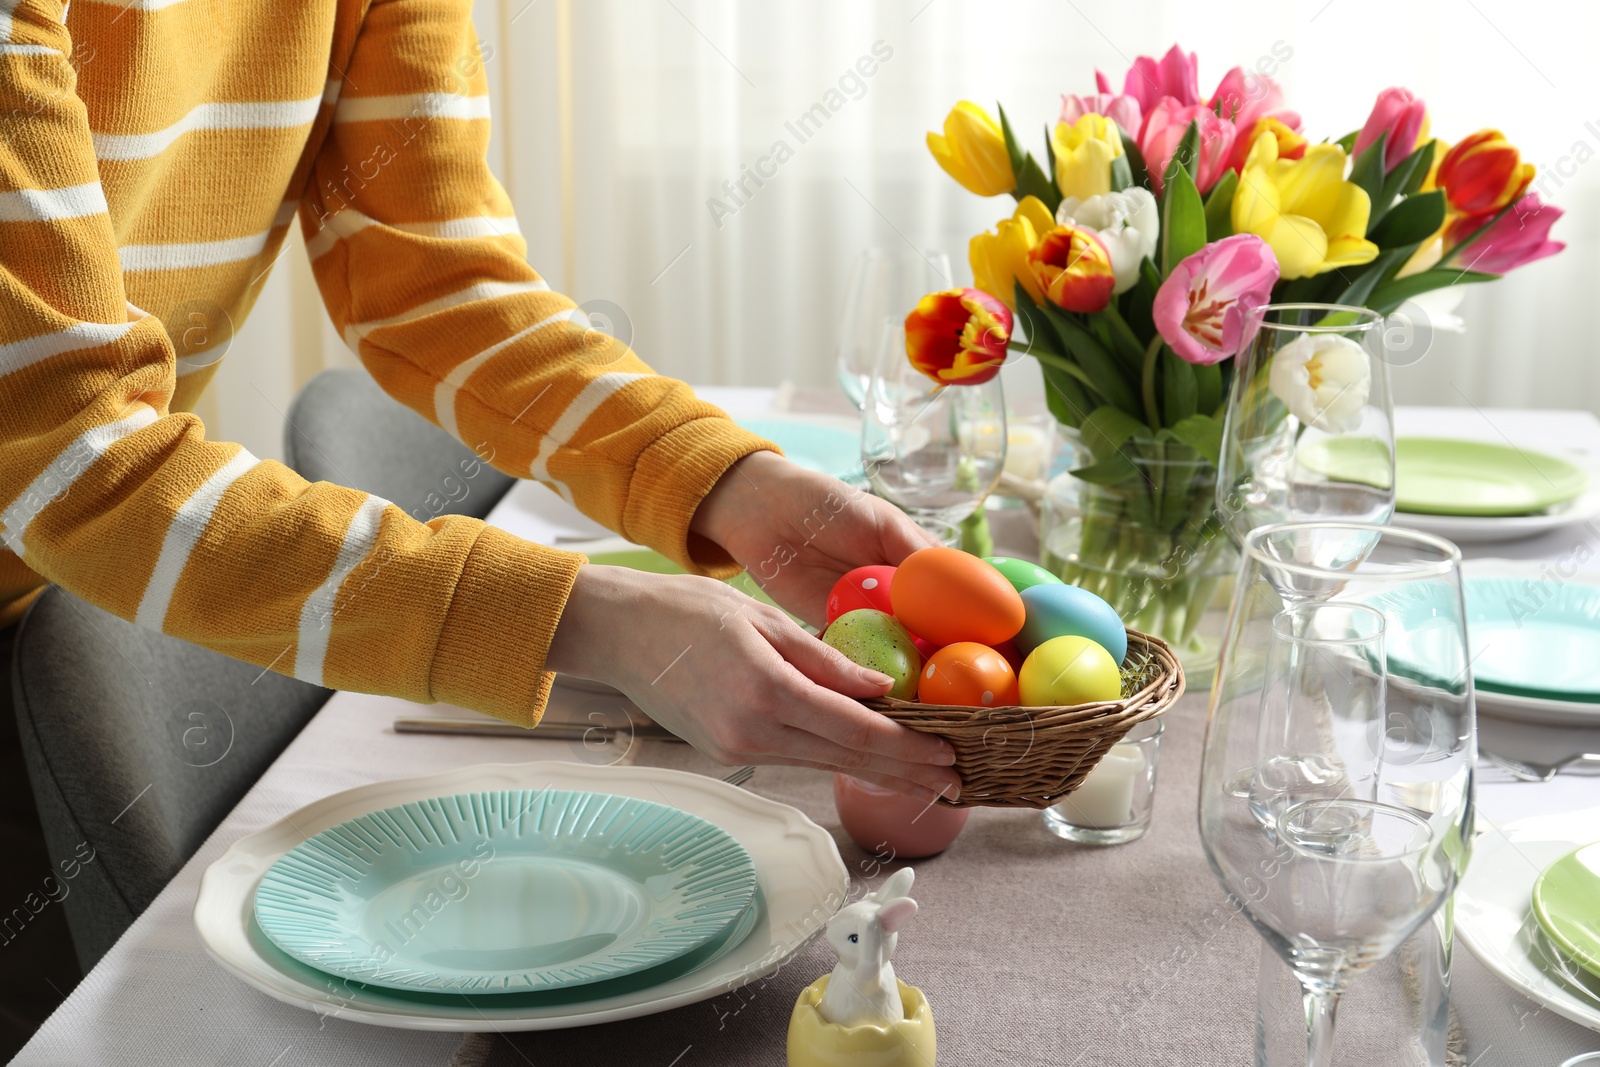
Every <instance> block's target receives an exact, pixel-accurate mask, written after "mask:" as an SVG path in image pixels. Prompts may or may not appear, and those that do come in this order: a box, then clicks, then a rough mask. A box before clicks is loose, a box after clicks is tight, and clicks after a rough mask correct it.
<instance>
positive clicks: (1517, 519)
mask: <svg viewBox="0 0 1600 1067" xmlns="http://www.w3.org/2000/svg"><path fill="white" fill-rule="evenodd" d="M1596 517H1600V484H1596V480H1595V479H1594V478H1593V477H1592V476H1591V479H1590V488H1589V489H1588V490H1587V491H1586V492H1585V493H1584V494H1583V495H1582V496H1580V497H1578V499H1576V500H1574V501H1572V502H1571V503H1569V504H1561V505H1559V506H1557V507H1553V508H1551V509H1549V510H1548V511H1541V512H1540V513H1539V514H1537V515H1496V516H1479V515H1418V514H1413V513H1411V512H1406V511H1396V512H1395V513H1394V516H1393V518H1391V519H1390V520H1389V522H1390V524H1391V525H1394V526H1404V527H1406V528H1408V529H1411V530H1421V531H1422V532H1423V533H1431V534H1434V535H1436V536H1438V537H1443V538H1444V539H1445V540H1447V541H1454V542H1455V543H1456V544H1458V545H1475V544H1484V543H1487V542H1490V541H1522V540H1525V539H1527V538H1529V537H1538V536H1539V535H1540V534H1547V533H1549V532H1550V531H1551V530H1561V529H1565V528H1566V527H1568V526H1572V525H1575V524H1576V523H1580V522H1587V521H1589V520H1590V519H1593V518H1596Z"/></svg>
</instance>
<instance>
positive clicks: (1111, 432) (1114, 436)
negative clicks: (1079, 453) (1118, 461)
mask: <svg viewBox="0 0 1600 1067" xmlns="http://www.w3.org/2000/svg"><path fill="white" fill-rule="evenodd" d="M1079 433H1081V434H1082V435H1083V443H1084V445H1085V447H1087V448H1088V449H1089V454H1090V455H1091V456H1093V457H1094V458H1095V461H1096V462H1100V461H1102V460H1105V459H1108V458H1110V457H1111V456H1112V455H1114V454H1115V453H1116V451H1117V450H1118V449H1119V448H1121V447H1122V444H1123V442H1125V441H1127V440H1129V439H1130V438H1134V437H1149V436H1150V430H1149V427H1147V426H1145V424H1144V423H1142V422H1140V421H1139V420H1138V419H1136V418H1134V417H1132V416H1131V415H1128V414H1126V413H1125V412H1122V411H1118V410H1117V409H1116V408H1114V407H1098V408H1095V409H1094V410H1093V411H1091V412H1090V413H1089V417H1088V418H1086V419H1084V420H1083V425H1082V426H1081V427H1079Z"/></svg>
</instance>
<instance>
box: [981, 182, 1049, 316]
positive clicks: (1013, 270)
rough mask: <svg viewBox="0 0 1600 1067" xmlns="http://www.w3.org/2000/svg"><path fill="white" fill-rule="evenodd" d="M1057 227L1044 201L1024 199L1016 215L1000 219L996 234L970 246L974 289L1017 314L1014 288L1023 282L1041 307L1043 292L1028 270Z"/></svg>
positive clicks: (1030, 197)
mask: <svg viewBox="0 0 1600 1067" xmlns="http://www.w3.org/2000/svg"><path fill="white" fill-rule="evenodd" d="M1055 225H1056V220H1055V217H1054V216H1053V215H1051V214H1050V209H1049V208H1047V207H1045V206H1044V203H1043V201H1041V200H1040V199H1039V198H1038V197H1036V196H1025V197H1023V198H1022V200H1021V202H1020V203H1018V204H1017V210H1016V212H1015V214H1013V215H1012V216H1011V217H1010V218H1009V219H1001V220H1000V221H999V222H998V223H997V224H996V225H995V232H994V233H980V234H978V235H977V236H976V237H974V238H973V239H972V241H971V242H970V243H969V244H968V245H967V260H968V262H969V263H971V264H972V282H973V285H975V286H976V287H977V288H979V289H982V290H983V291H984V292H986V293H988V294H989V295H990V296H992V297H995V298H996V299H998V300H1000V301H1001V302H1002V303H1004V304H1005V305H1006V307H1008V308H1011V309H1012V310H1013V311H1015V310H1016V303H1015V300H1014V295H1013V294H1014V290H1013V286H1014V285H1015V283H1016V282H1019V281H1020V282H1021V283H1022V287H1023V288H1024V289H1026V290H1027V292H1028V296H1029V297H1031V298H1032V299H1033V302H1034V303H1035V304H1038V303H1042V302H1043V301H1044V288H1043V287H1042V286H1041V285H1040V284H1039V281H1038V279H1037V278H1035V277H1034V276H1033V271H1031V270H1029V269H1028V253H1029V252H1031V251H1033V247H1034V246H1035V245H1037V244H1038V243H1039V238H1040V237H1042V236H1044V235H1045V234H1046V233H1049V232H1050V231H1051V230H1053V229H1055Z"/></svg>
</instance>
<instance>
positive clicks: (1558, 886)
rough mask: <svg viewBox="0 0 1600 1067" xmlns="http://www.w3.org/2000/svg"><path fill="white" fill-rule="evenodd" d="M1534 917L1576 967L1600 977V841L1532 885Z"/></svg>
mask: <svg viewBox="0 0 1600 1067" xmlns="http://www.w3.org/2000/svg"><path fill="white" fill-rule="evenodd" d="M1533 915H1534V918H1535V919H1537V920H1538V922H1539V927H1540V929H1542V930H1543V931H1544V932H1545V934H1546V935H1547V936H1548V937H1549V938H1550V940H1552V941H1554V942H1555V943H1556V944H1557V945H1558V946H1560V948H1561V950H1562V951H1563V952H1565V953H1566V954H1567V955H1568V956H1571V957H1572V961H1573V962H1574V963H1576V964H1577V965H1578V966H1579V967H1582V968H1583V969H1584V970H1586V971H1588V972H1589V973H1590V974H1594V975H1600V841H1596V842H1595V843H1594V844H1592V845H1584V846H1583V847H1582V848H1580V849H1577V850H1576V851H1573V852H1569V853H1567V854H1566V855H1565V856H1562V857H1561V858H1560V859H1558V860H1556V861H1555V862H1554V863H1552V864H1551V865H1550V866H1548V867H1546V868H1545V869H1544V873H1542V874H1540V875H1539V880H1538V881H1536V882H1534V883H1533Z"/></svg>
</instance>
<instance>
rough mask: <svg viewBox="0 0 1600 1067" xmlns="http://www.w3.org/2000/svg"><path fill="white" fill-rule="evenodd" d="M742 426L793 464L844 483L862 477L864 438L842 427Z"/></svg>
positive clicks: (749, 422)
mask: <svg viewBox="0 0 1600 1067" xmlns="http://www.w3.org/2000/svg"><path fill="white" fill-rule="evenodd" d="M736 421H737V422H738V423H739V425H740V426H743V427H744V428H745V429H747V430H749V431H750V432H751V433H753V434H756V435H758V436H761V437H765V438H766V439H767V440H769V441H771V442H772V443H773V444H775V445H777V446H778V447H779V448H781V449H783V454H784V455H785V456H787V457H788V458H789V460H790V461H791V462H793V463H796V464H798V465H799V466H802V467H804V468H806V469H807V470H813V471H821V472H822V473H823V474H831V475H833V476H834V477H835V478H839V479H842V480H843V481H847V482H848V481H853V480H856V479H859V478H861V477H862V472H861V437H860V435H858V434H853V433H850V432H849V431H847V430H844V429H842V428H840V427H838V426H827V425H823V424H820V423H814V422H804V421H802V420H800V419H755V418H751V419H738V420H736Z"/></svg>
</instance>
